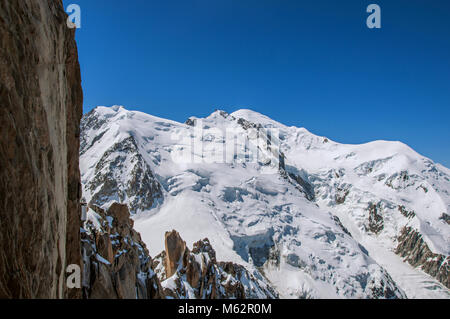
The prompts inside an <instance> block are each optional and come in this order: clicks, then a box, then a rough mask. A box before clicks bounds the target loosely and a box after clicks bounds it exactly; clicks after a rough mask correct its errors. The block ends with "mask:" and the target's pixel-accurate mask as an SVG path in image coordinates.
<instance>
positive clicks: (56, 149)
mask: <svg viewBox="0 0 450 319" xmlns="http://www.w3.org/2000/svg"><path fill="white" fill-rule="evenodd" d="M66 19H67V15H66V13H65V12H64V9H63V5H62V1H60V0H40V1H19V0H11V1H1V2H0V105H1V107H0V167H1V169H0V204H1V205H2V206H1V209H0V298H64V297H70V298H75V297H79V296H80V295H81V290H77V289H72V290H68V289H67V288H66V285H65V283H66V280H65V276H66V271H65V270H66V266H67V265H69V264H78V265H79V264H81V255H80V237H79V236H80V235H79V227H80V222H79V221H80V206H79V198H80V175H79V164H78V152H79V123H80V118H81V115H82V89H81V77H80V69H79V64H78V57H77V48H76V44H75V40H74V30H73V29H69V28H68V27H67V25H66Z"/></svg>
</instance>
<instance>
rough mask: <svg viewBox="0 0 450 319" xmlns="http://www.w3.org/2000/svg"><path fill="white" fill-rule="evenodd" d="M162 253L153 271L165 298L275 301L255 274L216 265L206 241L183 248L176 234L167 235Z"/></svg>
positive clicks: (260, 277) (268, 287)
mask: <svg viewBox="0 0 450 319" xmlns="http://www.w3.org/2000/svg"><path fill="white" fill-rule="evenodd" d="M165 237H166V238H165V247H166V250H165V251H163V252H162V253H161V254H160V255H158V256H156V257H155V258H154V262H153V268H154V269H155V271H156V274H157V275H158V278H159V279H160V281H161V286H162V288H163V295H164V296H166V298H175V299H178V298H190V299H200V298H201V299H230V298H239V299H249V298H276V297H277V296H278V295H277V293H276V292H275V291H274V290H273V289H272V288H271V287H270V286H269V285H268V284H267V283H266V281H265V279H264V278H263V277H262V276H261V275H260V274H259V273H258V272H256V273H253V274H252V273H250V272H249V271H248V270H246V269H245V268H244V267H243V266H241V265H237V264H235V263H231V262H218V261H217V260H216V252H215V251H214V249H213V248H212V247H211V244H210V242H209V240H208V239H203V240H201V241H198V242H196V243H194V246H193V248H192V251H191V250H189V248H187V247H186V243H185V242H184V241H183V240H182V239H181V237H180V235H179V234H178V233H177V232H176V231H172V232H167V233H166V236H165Z"/></svg>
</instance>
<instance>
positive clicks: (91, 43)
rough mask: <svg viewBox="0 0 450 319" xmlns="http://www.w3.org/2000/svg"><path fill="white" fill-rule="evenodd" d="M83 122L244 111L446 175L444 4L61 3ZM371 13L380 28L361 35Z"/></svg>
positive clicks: (449, 15)
mask: <svg viewBox="0 0 450 319" xmlns="http://www.w3.org/2000/svg"><path fill="white" fill-rule="evenodd" d="M64 3H65V6H67V5H68V4H70V3H76V4H79V5H80V6H81V10H82V28H81V29H80V30H78V31H77V41H78V49H79V56H80V62H81V69H82V78H83V89H84V95H85V96H84V98H85V100H84V111H85V112H87V111H89V110H90V109H92V108H93V107H95V106H97V105H113V104H120V105H124V106H126V107H127V108H129V109H134V110H140V111H143V112H146V113H150V114H153V115H156V116H161V117H165V118H170V119H173V120H177V121H185V120H186V119H187V118H188V117H189V116H192V115H195V116H206V115H208V114H210V113H212V112H213V111H214V110H215V109H223V110H226V111H228V112H232V111H234V110H237V109H240V108H251V109H253V110H256V111H259V112H261V113H264V114H266V115H268V116H270V117H272V118H273V119H275V120H278V121H280V122H283V123H285V124H287V125H295V126H303V127H306V128H308V129H309V130H310V131H312V132H313V133H316V134H319V135H324V136H328V137H329V138H331V139H333V140H336V141H338V142H342V143H363V142H368V141H371V140H375V139H386V140H400V141H402V142H405V143H407V144H408V145H410V146H411V147H413V148H414V149H416V150H417V151H418V152H419V153H421V154H423V155H425V156H428V157H430V158H432V159H433V160H435V161H437V162H440V163H442V164H444V165H446V166H447V167H450V125H449V123H450V1H448V0H442V1H439V0H432V1H429V0H428V1H426V0H408V1H407V0H386V1H380V0H371V1H364V0H343V1H336V0H308V1H301V0H297V1H286V0H180V1H175V0H164V1H151V0H130V1H115V0H113V1H111V0H110V1H106V0H65V1H64ZM370 3H377V4H379V5H380V6H381V10H382V29H381V30H370V29H368V28H367V27H366V24H365V21H366V18H367V16H368V14H367V13H366V7H367V5H369V4H370Z"/></svg>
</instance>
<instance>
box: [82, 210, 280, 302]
mask: <svg viewBox="0 0 450 319" xmlns="http://www.w3.org/2000/svg"><path fill="white" fill-rule="evenodd" d="M85 219H86V220H85V222H84V224H83V228H82V229H81V238H82V254H83V264H84V271H83V297H84V298H88V299H99V298H100V299H161V298H164V299H184V298H189V299H199V298H202V299H217V298H220V299H223V298H240V299H246V298H275V297H277V294H276V293H275V292H274V291H273V290H272V288H271V287H270V286H269V285H268V284H267V283H266V282H265V280H264V279H263V278H262V276H261V275H260V276H259V278H257V277H255V275H254V274H251V273H249V272H248V271H247V270H246V269H245V268H244V267H243V266H241V265H237V264H234V263H230V262H228V263H223V262H218V261H217V260H216V256H215V254H216V253H215V251H214V249H213V248H212V247H211V245H210V243H209V240H208V239H204V240H202V241H199V242H197V243H196V244H194V248H193V249H192V251H191V250H189V248H187V247H186V242H184V241H183V240H182V239H181V237H180V235H179V234H178V233H177V232H176V231H172V232H167V233H166V236H165V247H166V248H165V250H164V251H163V252H162V253H160V254H159V255H158V256H156V257H155V259H152V258H151V257H150V255H149V252H148V250H147V247H146V245H145V243H144V242H143V241H142V239H141V236H140V234H139V233H137V232H136V231H135V230H134V229H133V225H134V222H133V220H132V219H131V218H130V213H129V210H128V207H127V206H126V205H123V204H118V203H114V204H112V205H111V207H110V208H109V209H108V210H107V211H105V210H103V209H101V208H99V207H97V206H95V205H92V204H91V205H89V209H88V210H87V213H86V218H85ZM161 240H162V239H161Z"/></svg>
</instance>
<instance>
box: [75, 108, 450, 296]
mask: <svg viewBox="0 0 450 319" xmlns="http://www.w3.org/2000/svg"><path fill="white" fill-rule="evenodd" d="M80 169H81V179H82V186H83V197H84V199H85V200H86V202H87V203H89V204H91V205H95V206H96V207H99V208H101V209H104V210H107V209H108V208H109V207H110V206H111V205H112V204H113V203H115V202H118V203H120V204H126V205H127V206H128V208H129V211H130V212H131V214H132V218H133V220H134V228H135V229H136V231H138V232H139V233H140V234H141V236H142V240H143V242H145V244H146V246H147V248H148V250H149V253H150V255H151V256H156V257H155V260H161V263H160V265H162V264H164V265H165V267H166V269H167V266H168V264H167V262H165V261H164V260H166V259H164V258H165V257H164V254H163V255H161V254H160V253H161V252H164V251H165V250H166V251H167V247H165V246H166V245H167V238H166V241H164V238H165V236H166V235H167V234H166V233H167V232H170V231H172V230H176V231H177V232H178V233H179V236H180V237H182V238H183V239H184V240H185V241H186V242H185V243H184V244H181V243H182V242H179V244H178V246H180V245H181V246H180V247H184V248H183V249H182V250H183V251H184V253H182V254H181V255H183V256H186V258H187V259H186V260H196V258H197V259H198V258H200V257H199V256H203V257H201V258H203V259H202V260H203V264H205V260H208V259H209V258H210V256H212V255H211V254H210V253H208V254H206V253H201V252H200V251H198V252H197V250H198V249H197V248H195V247H197V246H196V245H198V243H199V240H202V239H204V238H207V239H208V240H207V241H206V242H207V246H208V247H209V245H210V246H211V247H212V248H213V249H214V262H213V263H211V267H218V268H217V269H218V272H217V273H218V274H220V273H221V271H225V270H226V269H228V268H227V266H226V263H230V264H232V265H234V266H233V267H234V269H239V271H238V272H235V271H231V270H230V272H227V271H225V272H223V274H227V273H228V274H234V276H233V275H230V276H231V277H229V279H228V280H235V281H237V282H239V281H240V284H241V286H242V287H241V286H239V287H241V288H242V294H244V295H246V296H248V297H254V298H276V297H280V298H449V297H450V293H449V289H448V287H450V281H449V267H450V265H449V257H448V256H449V254H450V224H449V219H450V212H449V211H450V193H449V192H450V170H449V169H447V168H446V167H444V166H442V165H439V164H436V163H434V162H433V161H432V160H431V159H428V158H426V157H423V156H421V155H420V154H418V153H416V152H415V151H414V150H412V149H411V148H410V147H408V146H406V145H405V144H402V143H400V142H388V141H375V142H371V143H367V144H362V145H345V144H339V143H336V142H334V141H332V140H330V139H329V138H326V137H321V136H316V135H314V134H312V133H310V132H309V131H308V130H306V129H304V128H297V127H288V126H285V125H283V124H281V123H278V122H276V121H274V120H272V119H270V118H268V117H266V116H264V115H262V114H259V113H257V112H254V111H251V110H239V111H237V112H234V113H231V114H228V113H226V112H224V111H216V112H214V113H212V114H211V115H210V116H208V117H206V118H196V117H191V118H189V119H187V121H186V122H185V123H179V122H175V121H171V120H166V119H162V118H158V117H155V116H151V115H148V114H144V113H141V112H136V111H129V110H126V109H125V108H124V107H120V106H114V107H97V108H95V109H94V110H92V111H91V112H90V113H88V114H86V115H85V116H84V117H83V119H82V123H81V149H80ZM178 233H177V236H178ZM203 242H205V241H203ZM196 243H197V244H196ZM178 246H177V247H178ZM186 247H194V248H193V250H192V252H191V251H190V250H189V249H188V248H186ZM202 247H203V244H202ZM209 249H210V248H208V250H207V251H210V250H209ZM202 251H203V250H202ZM181 255H180V256H181ZM188 256H190V257H188ZM189 258H191V259H189ZM216 258H217V260H218V261H220V262H218V261H217V262H216V261H215V259H216ZM197 261H198V264H202V262H200V259H198V260H197ZM206 264H208V262H206ZM189 265H190V264H189V263H188V262H187V263H185V264H184V266H183V267H185V269H189ZM183 267H181V268H183ZM181 268H180V269H181ZM155 269H156V274H157V275H158V276H159V281H160V282H161V286H162V287H163V288H164V287H166V288H167V287H169V288H170V287H172V288H173V289H172V290H173V291H175V290H177V288H174V287H180V285H181V283H182V285H181V286H183V287H184V288H183V289H184V290H183V291H185V294H186V295H188V296H191V297H192V296H194V297H198V298H201V297H202V295H201V293H200V290H196V289H193V290H192V291H193V292H192V291H191V292H192V293H190V288H193V287H191V286H190V284H191V283H192V280H191V281H190V280H187V279H186V278H187V277H186V275H183V274H184V273H183V272H181V273H179V272H175V274H173V276H175V277H176V278H175V277H173V276H172V277H170V278H168V277H167V272H165V274H164V275H159V274H158V271H157V269H158V267H157V266H156V268H155ZM183 269H184V268H183ZM171 275H172V274H171ZM218 278H219V277H218ZM223 278H227V276H225V275H224V276H223ZM216 279H217V278H216ZM216 279H215V280H216ZM217 280H218V281H217V283H218V286H221V287H222V286H223V287H225V288H226V287H227V285H226V283H225V281H226V279H224V281H222V280H221V279H220V278H219V279H217ZM236 287H237V286H236ZM225 288H224V289H225ZM241 288H239V289H241ZM177 291H178V290H177ZM223 291H224V292H225V291H226V289H225V290H223ZM233 291H234V290H233ZM218 293H220V289H219V290H218ZM225 295H226V294H225ZM229 295H230V294H229ZM231 295H236V294H235V292H233V294H231Z"/></svg>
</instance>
